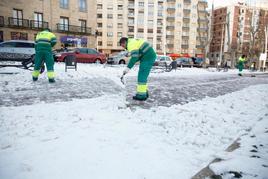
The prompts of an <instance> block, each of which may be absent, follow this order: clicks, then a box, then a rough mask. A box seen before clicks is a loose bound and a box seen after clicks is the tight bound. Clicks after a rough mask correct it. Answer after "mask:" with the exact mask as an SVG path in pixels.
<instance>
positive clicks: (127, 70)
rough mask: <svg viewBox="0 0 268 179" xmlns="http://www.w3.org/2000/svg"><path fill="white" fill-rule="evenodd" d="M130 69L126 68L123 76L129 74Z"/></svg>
mask: <svg viewBox="0 0 268 179" xmlns="http://www.w3.org/2000/svg"><path fill="white" fill-rule="evenodd" d="M129 70H130V68H128V67H126V68H125V69H124V71H123V76H124V75H126V74H127V73H128V72H129Z"/></svg>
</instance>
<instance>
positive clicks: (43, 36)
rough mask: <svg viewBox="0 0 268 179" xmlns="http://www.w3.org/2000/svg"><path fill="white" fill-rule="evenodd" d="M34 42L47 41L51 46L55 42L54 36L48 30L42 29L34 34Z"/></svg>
mask: <svg viewBox="0 0 268 179" xmlns="http://www.w3.org/2000/svg"><path fill="white" fill-rule="evenodd" d="M35 42H36V43H37V44H38V43H44V44H45V43H47V44H50V45H51V46H52V47H53V46H54V45H55V44H56V43H57V39H56V36H55V35H54V34H53V33H51V32H49V31H46V30H45V31H42V32H39V33H38V34H37V36H36V39H35Z"/></svg>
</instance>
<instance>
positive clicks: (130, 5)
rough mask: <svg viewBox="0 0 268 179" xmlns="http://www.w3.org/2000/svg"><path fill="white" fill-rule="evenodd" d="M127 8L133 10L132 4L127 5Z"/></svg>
mask: <svg viewBox="0 0 268 179" xmlns="http://www.w3.org/2000/svg"><path fill="white" fill-rule="evenodd" d="M127 7H128V8H129V9H134V7H135V6H134V4H130V3H129V4H128V6H127Z"/></svg>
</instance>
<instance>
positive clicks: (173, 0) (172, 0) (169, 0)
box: [167, 0, 176, 2]
mask: <svg viewBox="0 0 268 179" xmlns="http://www.w3.org/2000/svg"><path fill="white" fill-rule="evenodd" d="M167 2H176V0H167Z"/></svg>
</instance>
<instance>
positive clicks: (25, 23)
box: [8, 17, 30, 28]
mask: <svg viewBox="0 0 268 179" xmlns="http://www.w3.org/2000/svg"><path fill="white" fill-rule="evenodd" d="M8 26H10V27H16V28H29V27H30V25H29V20H28V19H19V18H13V17H8Z"/></svg>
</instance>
